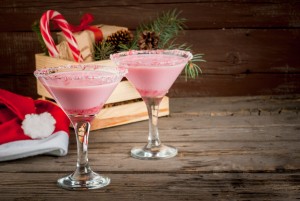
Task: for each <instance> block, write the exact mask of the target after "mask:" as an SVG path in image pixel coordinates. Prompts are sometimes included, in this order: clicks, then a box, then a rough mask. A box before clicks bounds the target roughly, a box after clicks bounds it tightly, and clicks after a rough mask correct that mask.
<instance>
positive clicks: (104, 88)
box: [34, 64, 127, 190]
mask: <svg viewBox="0 0 300 201" xmlns="http://www.w3.org/2000/svg"><path fill="white" fill-rule="evenodd" d="M126 72H127V70H126V69H120V68H116V67H105V66H101V65H95V64H76V65H67V66H59V67H54V68H44V69H39V70H36V71H35V72H34V75H35V77H36V78H37V79H38V80H39V81H40V82H41V83H42V84H43V86H44V87H45V88H46V89H47V90H48V92H49V93H50V94H51V95H52V97H53V98H54V99H55V101H56V102H57V103H58V104H59V106H60V107H61V108H62V109H63V110H64V112H65V113H66V115H67V116H68V117H69V119H70V121H71V123H72V125H73V127H74V130H75V135H76V142H77V164H76V169H75V171H74V172H73V173H72V174H70V175H68V176H66V177H63V178H60V179H58V180H57V184H58V185H59V186H60V187H62V188H65V189H68V190H86V189H98V188H102V187H104V186H107V185H108V184H109V183H110V178H109V177H107V176H104V175H100V174H98V173H95V172H94V171H92V170H91V168H90V166H89V162H88V138H89V133H90V126H91V122H92V120H93V119H94V118H95V115H96V114H97V113H99V111H100V110H101V109H102V107H103V105H104V104H105V102H106V101H107V99H108V98H109V96H110V95H111V93H112V92H113V90H114V89H115V87H116V86H117V85H118V83H119V82H120V81H121V79H122V78H123V77H124V76H125V74H126Z"/></svg>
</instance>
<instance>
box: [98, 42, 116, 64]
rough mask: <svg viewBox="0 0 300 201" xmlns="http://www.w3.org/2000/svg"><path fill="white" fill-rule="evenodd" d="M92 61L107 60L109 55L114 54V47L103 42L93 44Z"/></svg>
mask: <svg viewBox="0 0 300 201" xmlns="http://www.w3.org/2000/svg"><path fill="white" fill-rule="evenodd" d="M94 51H95V52H94V60H95V61H99V60H105V59H109V55H110V54H113V53H115V52H116V51H115V46H114V45H112V44H110V43H107V42H106V41H105V40H104V41H102V42H99V43H95V44H94Z"/></svg>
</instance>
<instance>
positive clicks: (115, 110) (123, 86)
mask: <svg viewBox="0 0 300 201" xmlns="http://www.w3.org/2000/svg"><path fill="white" fill-rule="evenodd" d="M92 63H93V64H102V65H105V66H114V64H113V63H112V62H111V61H110V60H103V61H94V62H92ZM35 64H36V69H41V68H45V67H47V68H48V67H56V66H61V65H67V64H78V63H76V62H72V61H67V60H62V59H57V58H52V57H49V56H45V55H44V54H36V55H35ZM37 93H38V94H39V95H40V96H41V97H42V99H48V100H49V99H50V100H53V98H52V96H51V95H50V94H49V93H48V91H47V90H46V89H45V88H44V87H43V85H42V84H41V83H40V82H39V81H38V82H37ZM167 115H169V98H168V97H164V98H163V100H162V102H161V104H160V111H159V116H160V117H161V116H167ZM146 119H148V114H147V108H146V105H145V103H144V102H143V100H142V99H141V96H140V95H139V93H138V92H137V90H136V89H135V88H134V86H132V85H131V83H130V82H128V81H127V80H124V81H121V82H120V83H119V84H118V86H117V87H116V89H115V90H114V91H113V93H112V94H111V96H110V97H109V99H108V100H107V102H106V104H105V105H104V108H103V109H102V110H101V111H100V113H99V114H97V115H96V118H95V120H94V121H93V123H92V127H91V130H97V129H101V128H107V127H112V126H118V125H123V124H127V123H132V122H137V121H142V120H146Z"/></svg>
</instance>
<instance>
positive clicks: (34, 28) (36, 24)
mask: <svg viewBox="0 0 300 201" xmlns="http://www.w3.org/2000/svg"><path fill="white" fill-rule="evenodd" d="M31 29H32V31H34V32H35V33H36V34H37V37H38V41H39V43H40V45H41V48H42V50H43V52H44V53H45V55H47V56H49V52H48V48H47V46H46V44H45V42H44V39H43V36H42V34H41V30H40V23H39V22H38V21H34V22H33V24H32V26H31Z"/></svg>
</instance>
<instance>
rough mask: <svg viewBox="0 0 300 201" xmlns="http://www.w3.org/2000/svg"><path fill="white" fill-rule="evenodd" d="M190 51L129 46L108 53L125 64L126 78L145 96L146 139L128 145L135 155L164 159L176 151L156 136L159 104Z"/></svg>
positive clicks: (146, 158)
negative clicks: (147, 132) (126, 49)
mask: <svg viewBox="0 0 300 201" xmlns="http://www.w3.org/2000/svg"><path fill="white" fill-rule="evenodd" d="M192 57H193V55H192V54H191V53H190V52H188V51H183V50H130V51H126V52H121V53H116V54H112V55H110V59H111V60H112V61H114V62H115V63H116V65H117V66H118V67H121V68H126V69H127V70H128V73H127V75H126V78H127V79H128V80H129V81H130V82H131V83H132V84H133V85H134V86H135V88H136V89H137V91H138V92H139V93H140V95H141V97H142V99H143V100H144V102H145V104H146V106H147V110H148V116H149V134H148V142H147V144H146V145H145V146H142V147H134V148H132V149H131V156H132V157H134V158H137V159H144V160H153V159H154V160H156V159H166V158H171V157H174V156H176V155H177V152H178V150H177V148H175V147H173V146H168V145H164V144H163V143H162V142H161V140H160V137H159V131H158V112H159V104H160V102H161V100H162V99H163V97H164V96H165V95H166V93H167V92H168V90H169V89H170V87H171V86H172V84H173V83H174V82H175V80H176V79H177V77H178V76H179V74H180V73H181V71H182V70H183V68H184V67H185V65H186V64H187V63H188V61H189V60H191V59H192Z"/></svg>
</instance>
